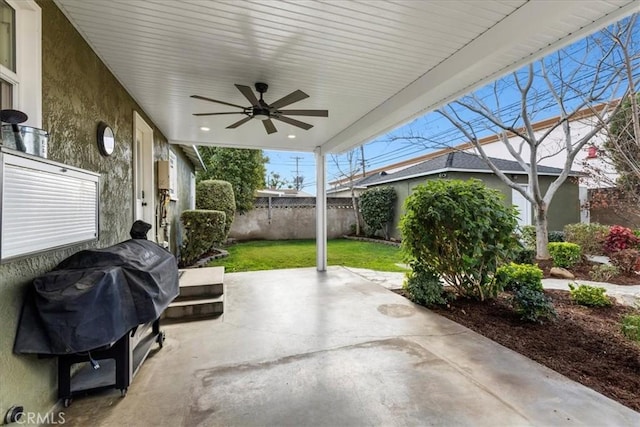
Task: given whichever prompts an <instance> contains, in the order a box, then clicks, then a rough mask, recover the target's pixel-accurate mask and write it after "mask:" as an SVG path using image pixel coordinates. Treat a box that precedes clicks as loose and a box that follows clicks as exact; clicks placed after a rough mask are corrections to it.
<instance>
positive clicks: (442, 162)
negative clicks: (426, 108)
mask: <svg viewBox="0 0 640 427" xmlns="http://www.w3.org/2000/svg"><path fill="white" fill-rule="evenodd" d="M489 159H490V160H491V162H493V164H494V165H495V166H496V167H497V168H498V169H499V170H501V171H502V172H508V173H511V174H526V173H527V172H526V171H525V170H524V169H523V168H522V166H520V164H519V163H518V162H516V161H514V160H505V159H496V158H493V157H489ZM454 171H455V172H481V173H493V171H492V170H491V169H490V168H489V166H487V164H486V162H485V161H484V160H483V159H482V157H480V156H477V155H475V154H470V153H465V152H460V151H454V152H451V153H447V154H443V155H442V156H438V157H435V158H433V159H430V160H426V161H424V162H422V163H418V164H416V165H413V166H410V167H408V168H406V169H402V170H400V171H398V172H395V173H392V174H385V175H382V174H376V175H371V176H368V177H366V178H363V179H362V180H361V181H359V182H358V183H357V184H358V186H364V187H366V186H370V185H377V184H383V183H386V182H394V181H400V180H402V179H408V178H415V177H420V176H429V175H433V174H435V173H443V172H454ZM561 173H562V169H560V168H554V167H550V166H540V165H538V174H540V175H560V174H561ZM577 174H579V173H578V172H571V175H574V176H575V175H577ZM365 180H366V181H365Z"/></svg>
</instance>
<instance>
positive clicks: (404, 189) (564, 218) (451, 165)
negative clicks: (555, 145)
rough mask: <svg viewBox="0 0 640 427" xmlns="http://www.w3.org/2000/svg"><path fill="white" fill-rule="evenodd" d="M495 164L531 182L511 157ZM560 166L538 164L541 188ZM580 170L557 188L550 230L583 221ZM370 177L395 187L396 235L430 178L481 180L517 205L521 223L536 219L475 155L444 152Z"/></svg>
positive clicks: (527, 205)
mask: <svg viewBox="0 0 640 427" xmlns="http://www.w3.org/2000/svg"><path fill="white" fill-rule="evenodd" d="M492 160H493V162H494V164H495V165H496V166H497V167H498V169H500V170H501V171H502V172H504V173H505V174H507V175H509V176H510V177H511V178H512V179H514V180H515V181H516V182H518V183H520V184H521V185H522V186H526V185H527V183H528V176H527V173H526V172H525V171H524V169H522V167H521V166H520V164H518V163H517V162H515V161H512V160H504V159H496V158H493V159H492ZM560 173H561V169H558V168H553V167H549V166H539V167H538V174H539V178H540V185H541V188H542V191H543V192H544V191H546V189H547V188H548V187H549V185H550V184H551V182H553V180H555V179H556V177H557V176H558V175H560ZM579 175H580V174H579V172H572V173H571V174H570V178H568V179H567V181H566V182H565V183H564V184H563V185H562V186H561V187H560V188H559V189H558V191H557V193H556V196H555V197H554V199H553V201H552V202H551V205H550V206H549V229H550V230H562V229H563V227H564V226H565V225H566V224H570V223H574V222H578V221H579V220H580V200H579V197H578V196H579V195H578V183H577V180H576V179H575V177H578V176H579ZM373 177H374V178H370V179H369V180H368V181H367V183H366V185H365V186H366V187H367V188H371V187H378V186H382V185H385V186H392V187H393V188H394V189H395V190H396V195H397V199H396V206H395V218H394V222H393V225H392V227H391V230H390V234H391V236H392V237H394V238H400V237H401V236H400V231H399V230H398V224H399V220H400V217H401V216H402V214H403V204H404V201H405V199H406V198H407V197H408V196H409V195H410V194H411V193H412V192H413V190H414V188H415V187H416V186H417V185H419V184H422V183H424V182H425V181H426V180H430V179H463V180H466V179H470V178H476V179H480V180H482V181H483V182H484V183H485V184H486V185H487V187H490V188H493V189H497V190H500V191H501V192H502V193H503V194H504V196H505V202H506V203H507V204H513V205H515V206H516V207H517V208H518V209H519V211H520V217H519V221H518V222H519V224H520V225H529V224H532V220H533V209H532V206H531V203H530V202H529V201H527V200H526V199H525V198H524V197H522V195H521V194H520V193H519V192H518V191H516V190H514V189H512V188H510V187H508V186H507V185H506V184H505V183H503V182H502V181H501V180H500V179H499V178H498V177H497V176H496V175H495V174H494V173H493V171H491V169H489V167H488V166H487V164H486V163H485V161H484V160H483V159H482V158H481V157H479V156H476V155H474V154H469V153H464V152H459V151H452V152H449V153H445V154H441V155H439V156H437V157H434V158H432V159H429V160H426V161H423V162H421V163H418V164H416V165H413V166H410V167H407V168H404V169H402V170H399V171H398V172H395V173H391V174H380V173H379V174H377V175H374V176H373Z"/></svg>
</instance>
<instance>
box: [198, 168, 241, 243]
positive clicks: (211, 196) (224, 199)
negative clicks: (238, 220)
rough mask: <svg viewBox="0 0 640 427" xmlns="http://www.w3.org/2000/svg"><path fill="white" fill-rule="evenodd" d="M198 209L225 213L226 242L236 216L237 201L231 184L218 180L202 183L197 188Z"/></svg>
mask: <svg viewBox="0 0 640 427" xmlns="http://www.w3.org/2000/svg"><path fill="white" fill-rule="evenodd" d="M196 209H203V210H209V211H222V212H224V213H225V215H226V217H225V218H226V219H225V226H224V239H222V241H224V240H225V239H226V238H227V235H228V234H229V230H230V229H231V224H233V219H234V217H235V214H236V199H235V197H234V195H233V187H232V186H231V183H230V182H227V181H221V180H217V179H208V180H205V181H200V182H199V183H198V185H197V186H196Z"/></svg>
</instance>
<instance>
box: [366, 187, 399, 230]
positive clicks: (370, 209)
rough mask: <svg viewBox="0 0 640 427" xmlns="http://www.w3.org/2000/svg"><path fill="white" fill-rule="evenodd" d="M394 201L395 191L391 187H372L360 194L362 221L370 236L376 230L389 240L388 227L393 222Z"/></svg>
mask: <svg viewBox="0 0 640 427" xmlns="http://www.w3.org/2000/svg"><path fill="white" fill-rule="evenodd" d="M395 201H396V190H395V189H394V188H393V187H374V188H370V189H368V190H365V191H364V192H363V193H362V194H360V211H361V212H362V219H363V220H364V222H365V224H366V225H367V227H369V229H370V231H371V233H372V234H374V233H375V232H377V231H378V230H382V231H383V232H384V237H385V238H387V239H388V238H389V230H388V225H389V223H390V222H391V221H393V207H394V205H395Z"/></svg>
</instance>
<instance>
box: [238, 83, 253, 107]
mask: <svg viewBox="0 0 640 427" xmlns="http://www.w3.org/2000/svg"><path fill="white" fill-rule="evenodd" d="M236 87H237V88H238V90H239V91H240V92H242V94H243V95H244V97H245V98H247V101H249V102H250V103H251V105H258V98H256V96H255V94H254V93H253V90H251V88H250V87H249V86H243V85H236Z"/></svg>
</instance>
